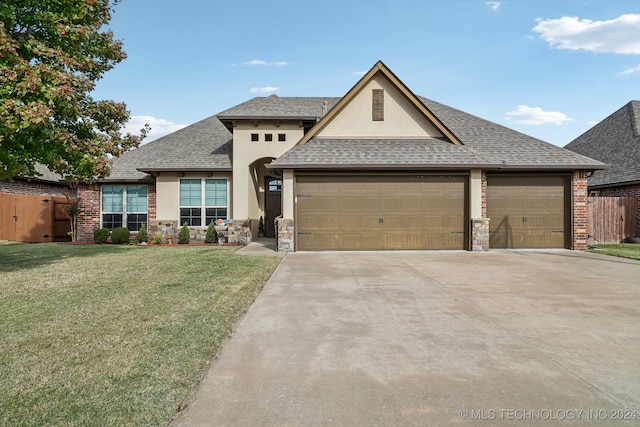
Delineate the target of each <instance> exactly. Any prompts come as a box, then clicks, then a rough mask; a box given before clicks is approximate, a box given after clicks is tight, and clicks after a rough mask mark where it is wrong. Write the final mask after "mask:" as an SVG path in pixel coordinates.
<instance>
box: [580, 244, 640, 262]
mask: <svg viewBox="0 0 640 427" xmlns="http://www.w3.org/2000/svg"><path fill="white" fill-rule="evenodd" d="M596 248H597V249H589V252H593V253H596V254H602V255H610V256H617V257H621V258H629V259H635V260H640V244H638V243H617V244H609V245H596Z"/></svg>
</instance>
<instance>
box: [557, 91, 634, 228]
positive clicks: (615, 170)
mask: <svg viewBox="0 0 640 427" xmlns="http://www.w3.org/2000/svg"><path fill="white" fill-rule="evenodd" d="M565 148H566V149H567V150H571V151H574V152H576V153H579V154H582V155H585V156H589V157H591V158H593V159H597V160H599V161H601V162H604V163H608V164H610V165H611V168H610V169H605V170H597V171H595V172H594V173H593V175H591V176H590V177H589V184H588V186H589V187H588V188H589V192H590V193H591V194H593V195H599V196H622V197H634V198H635V199H636V200H637V201H638V203H637V205H638V209H639V211H638V212H637V214H636V217H637V221H636V222H637V225H636V231H635V234H639V235H640V101H631V102H629V103H628V104H626V105H625V106H623V107H622V108H620V109H619V110H618V111H616V112H615V113H613V114H611V115H610V116H609V117H607V118H606V119H604V120H602V121H601V122H600V123H598V124H597V125H595V126H594V127H592V128H591V129H589V130H588V131H586V132H585V133H584V134H582V135H580V136H579V137H577V138H576V139H574V140H573V141H571V142H570V143H569V144H567V145H566V146H565Z"/></svg>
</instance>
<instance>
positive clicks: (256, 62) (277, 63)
mask: <svg viewBox="0 0 640 427" xmlns="http://www.w3.org/2000/svg"><path fill="white" fill-rule="evenodd" d="M244 65H267V66H272V67H284V66H285V65H289V63H288V62H285V61H263V60H262V59H254V60H251V61H248V62H245V63H244Z"/></svg>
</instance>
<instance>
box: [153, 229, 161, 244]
mask: <svg viewBox="0 0 640 427" xmlns="http://www.w3.org/2000/svg"><path fill="white" fill-rule="evenodd" d="M153 243H155V244H156V245H161V244H162V233H161V232H159V231H158V232H157V233H156V234H154V235H153Z"/></svg>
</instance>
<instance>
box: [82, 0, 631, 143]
mask: <svg viewBox="0 0 640 427" xmlns="http://www.w3.org/2000/svg"><path fill="white" fill-rule="evenodd" d="M110 27H111V29H112V30H113V32H114V34H115V36H116V38H118V39H120V40H122V41H123V42H124V49H125V51H126V52H127V54H128V58H127V59H126V60H125V61H123V62H121V63H120V64H118V65H117V66H116V68H114V69H113V70H111V71H109V72H108V73H107V74H105V76H104V78H103V79H102V80H101V81H100V82H99V83H98V86H97V88H96V91H95V93H94V97H95V99H113V100H116V101H123V102H125V103H126V104H127V106H128V108H129V110H130V111H131V115H132V119H131V122H130V124H129V126H128V127H127V130H129V129H132V130H136V129H139V128H140V127H141V126H142V124H144V123H145V122H148V123H150V124H151V126H152V131H151V134H150V136H149V138H148V140H147V141H149V140H153V139H155V138H157V137H159V136H162V135H165V134H167V133H169V132H171V131H174V130H177V129H179V128H180V127H182V126H185V125H188V124H191V123H194V122H197V121H199V120H201V119H203V118H205V117H209V116H211V115H214V114H216V113H218V112H220V111H223V110H225V109H227V108H230V107H232V106H234V105H237V104H239V103H241V102H244V101H246V100H248V99H251V98H253V97H255V96H268V95H271V94H273V93H275V94H276V95H278V96H327V97H332V96H343V95H344V94H345V93H346V92H347V91H348V90H349V89H350V88H351V87H352V86H353V85H354V84H355V83H356V82H357V81H358V79H359V78H360V77H361V76H362V74H363V73H364V72H366V71H368V70H369V69H370V68H371V67H372V66H373V65H374V64H375V62H376V61H378V60H382V61H383V62H384V63H385V64H386V65H387V66H388V67H389V68H390V69H391V70H392V71H393V72H394V73H395V74H396V75H397V76H398V77H399V78H400V80H402V81H403V82H404V83H405V85H407V86H408V87H409V89H411V90H412V91H413V92H414V93H416V94H417V95H422V96H425V97H427V98H431V99H433V100H435V101H438V102H441V103H444V104H447V105H450V106H452V107H455V108H458V109H461V110H463V111H466V112H468V113H471V114H475V115H477V116H480V117H482V118H485V119H488V120H491V121H494V122H497V123H500V124H503V125H506V126H509V127H511V128H513V129H516V130H519V131H521V132H524V133H527V134H529V135H532V136H535V137H538V138H540V139H543V140H545V141H548V142H551V143H554V144H556V145H560V146H564V145H566V144H567V143H569V142H570V141H572V140H573V139H574V138H576V137H577V136H579V135H580V134H582V133H583V132H585V131H586V130H588V129H589V128H590V127H591V126H593V125H594V124H595V123H597V122H599V121H600V120H602V119H604V118H605V117H606V116H608V115H609V114H611V113H613V112H614V111H615V110H617V109H618V108H620V107H622V106H623V105H624V104H626V103H627V102H629V101H630V100H638V99H640V93H639V92H640V3H639V2H638V0H504V1H486V0H421V1H417V0H395V1H389V0H366V1H365V0H340V1H338V0H322V1H318V0H315V1H308V0H295V1H294V0H273V1H270V2H265V1H254V0H236V1H234V2H220V1H215V0H182V1H179V2H178V1H175V0H122V2H121V3H120V4H119V5H117V6H116V9H115V13H114V15H113V17H112V20H111V25H110Z"/></svg>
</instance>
